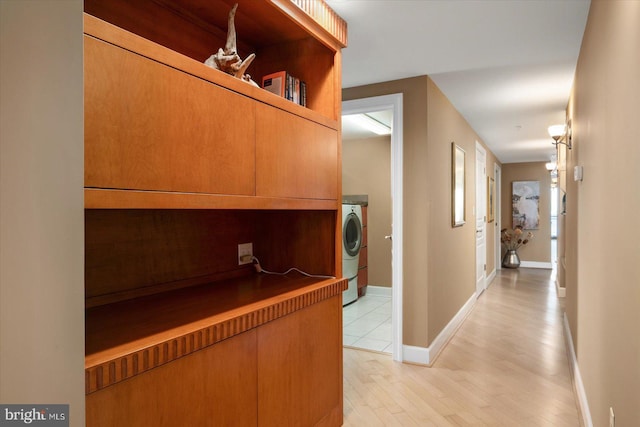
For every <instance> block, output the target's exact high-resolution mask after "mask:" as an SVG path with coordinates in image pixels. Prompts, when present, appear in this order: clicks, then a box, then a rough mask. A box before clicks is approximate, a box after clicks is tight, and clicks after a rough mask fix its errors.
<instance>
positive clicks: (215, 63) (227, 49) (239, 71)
mask: <svg viewBox="0 0 640 427" xmlns="http://www.w3.org/2000/svg"><path fill="white" fill-rule="evenodd" d="M237 8H238V4H237V3H236V4H235V5H234V6H233V8H232V9H231V12H229V28H228V29H227V43H226V44H225V46H224V50H223V49H222V48H220V49H218V52H217V53H216V54H214V55H211V56H210V57H209V59H207V60H206V61H205V65H208V66H209V67H211V68H215V69H216V70H220V71H223V72H225V73H227V74H231V75H232V76H234V77H237V78H239V79H241V80H244V81H246V82H248V83H251V84H253V85H254V86H258V84H257V83H256V82H254V81H253V80H251V76H250V75H249V74H245V73H244V72H245V71H247V68H249V65H251V62H252V61H253V60H254V58H255V57H256V54H255V53H252V54H251V55H249V56H247V58H246V59H245V60H244V61H243V60H241V59H240V55H238V47H237V45H236V25H235V22H234V19H235V16H236V9H237Z"/></svg>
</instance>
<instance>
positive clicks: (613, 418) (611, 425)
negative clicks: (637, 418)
mask: <svg viewBox="0 0 640 427" xmlns="http://www.w3.org/2000/svg"><path fill="white" fill-rule="evenodd" d="M609 427H616V415H615V414H614V413H613V408H609Z"/></svg>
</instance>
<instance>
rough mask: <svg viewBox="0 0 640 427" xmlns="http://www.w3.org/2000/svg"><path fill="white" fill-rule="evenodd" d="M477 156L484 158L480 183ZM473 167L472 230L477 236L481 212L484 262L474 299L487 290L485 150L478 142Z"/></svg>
mask: <svg viewBox="0 0 640 427" xmlns="http://www.w3.org/2000/svg"><path fill="white" fill-rule="evenodd" d="M478 154H481V155H482V156H483V157H484V162H483V164H482V168H483V174H482V176H484V179H482V180H481V182H478V179H477V178H478ZM474 163H475V167H474V172H475V179H476V197H475V198H476V204H475V205H476V206H475V212H474V214H475V215H474V219H473V220H474V224H473V225H474V229H475V230H476V235H477V230H478V229H477V227H478V215H479V214H480V213H482V212H484V215H482V216H483V219H482V229H483V230H482V235H483V236H484V237H483V238H484V257H483V259H484V261H483V264H484V265H483V276H484V277H483V279H482V283H481V288H482V289H480V290H478V283H479V281H478V280H477V278H478V276H477V275H476V276H475V277H476V283H475V289H476V294H477V295H476V297H478V298H479V297H480V294H482V293H483V292H484V291H485V290H486V289H487V228H488V227H487V195H486V194H487V150H485V148H484V147H483V146H482V145H481V144H480V143H479V142H478V141H476V156H475V162H474ZM478 194H482V195H483V196H484V197H483V198H482V199H481V200H480V202H481V203H480V202H479V201H478ZM475 242H476V243H475V246H476V251H477V250H478V243H477V242H478V241H477V238H476V241H475ZM477 269H478V254H477V253H476V272H477V271H478V270H477Z"/></svg>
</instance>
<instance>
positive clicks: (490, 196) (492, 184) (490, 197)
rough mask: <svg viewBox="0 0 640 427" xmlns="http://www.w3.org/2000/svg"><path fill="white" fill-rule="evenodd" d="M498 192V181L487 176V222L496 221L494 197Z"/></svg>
mask: <svg viewBox="0 0 640 427" xmlns="http://www.w3.org/2000/svg"><path fill="white" fill-rule="evenodd" d="M495 191H496V181H495V180H494V179H493V178H492V177H490V176H487V222H493V221H494V220H495V211H494V208H493V207H494V205H495V202H494V197H495V196H494V195H495Z"/></svg>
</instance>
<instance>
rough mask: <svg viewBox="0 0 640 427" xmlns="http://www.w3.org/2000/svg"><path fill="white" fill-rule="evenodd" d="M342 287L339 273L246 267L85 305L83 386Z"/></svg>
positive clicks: (107, 381) (144, 367)
mask: <svg viewBox="0 0 640 427" xmlns="http://www.w3.org/2000/svg"><path fill="white" fill-rule="evenodd" d="M344 289H346V280H344V279H322V278H313V277H306V276H303V275H301V274H299V273H296V272H292V273H290V274H289V275H287V276H274V275H265V274H252V275H250V276H246V277H242V278H236V279H232V280H226V281H218V282H216V283H210V284H206V285H201V286H197V287H190V288H185V289H178V290H175V291H170V292H164V293H161V294H156V295H151V296H147V297H142V298H136V299H132V300H128V301H122V302H118V303H114V304H109V305H104V306H100V307H94V308H91V309H88V310H87V311H86V319H85V323H86V333H85V334H86V337H85V340H86V343H85V348H86V356H85V371H86V375H87V383H86V387H87V390H86V392H87V393H91V392H94V391H97V390H99V389H101V388H104V387H107V386H109V385H111V384H114V383H116V382H119V381H122V380H124V379H126V378H130V377H132V376H134V375H138V374H140V373H142V372H145V371H148V370H150V369H153V368H154V367H157V366H160V365H163V364H165V363H168V362H170V361H172V360H175V359H178V358H180V357H182V356H185V355H187V354H190V353H193V352H195V351H198V350H200V349H202V348H205V347H208V346H210V345H213V344H215V343H217V342H220V341H222V340H225V339H227V338H231V337H232V336H235V335H238V334H241V333H243V332H246V331H248V330H250V329H253V328H256V327H258V326H260V325H263V324H265V323H267V322H270V321H273V320H275V319H278V318H280V317H283V316H286V315H288V314H291V313H293V312H295V311H298V310H301V309H303V308H305V307H307V306H310V305H313V304H316V303H318V302H319V301H322V300H324V299H327V298H331V297H333V296H336V295H340V294H341V293H342V291H343V290H344Z"/></svg>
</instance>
